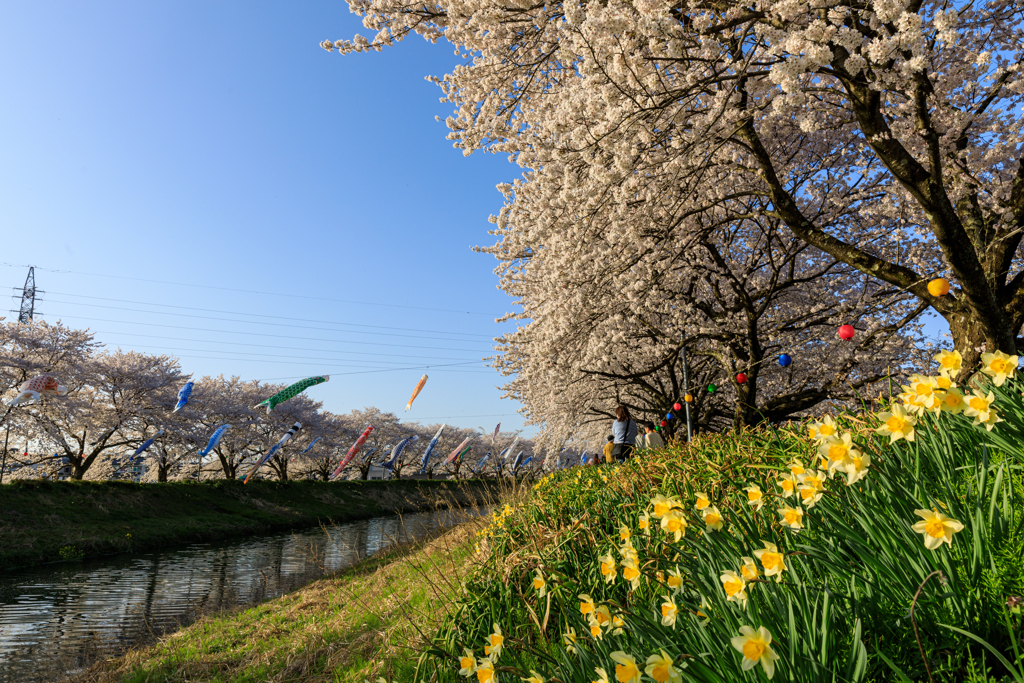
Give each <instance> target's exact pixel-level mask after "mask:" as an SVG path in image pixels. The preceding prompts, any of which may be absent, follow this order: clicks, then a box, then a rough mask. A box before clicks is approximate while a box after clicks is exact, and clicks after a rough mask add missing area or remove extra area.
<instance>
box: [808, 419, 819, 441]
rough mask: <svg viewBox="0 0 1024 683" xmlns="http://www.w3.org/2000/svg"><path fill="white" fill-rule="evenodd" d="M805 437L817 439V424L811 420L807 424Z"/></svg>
mask: <svg viewBox="0 0 1024 683" xmlns="http://www.w3.org/2000/svg"><path fill="white" fill-rule="evenodd" d="M807 438H808V439H817V438H818V424H817V423H816V422H812V423H811V424H809V425H807Z"/></svg>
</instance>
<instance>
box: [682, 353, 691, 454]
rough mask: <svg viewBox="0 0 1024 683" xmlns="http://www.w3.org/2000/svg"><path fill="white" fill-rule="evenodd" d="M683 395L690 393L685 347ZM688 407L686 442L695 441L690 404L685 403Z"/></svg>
mask: <svg viewBox="0 0 1024 683" xmlns="http://www.w3.org/2000/svg"><path fill="white" fill-rule="evenodd" d="M683 393H684V394H689V393H690V371H689V368H687V367H686V347H685V346H684V347H683ZM683 403H684V404H685V405H686V441H687V443H689V442H690V441H693V422H691V421H690V402H689V401H683Z"/></svg>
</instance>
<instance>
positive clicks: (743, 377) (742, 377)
mask: <svg viewBox="0 0 1024 683" xmlns="http://www.w3.org/2000/svg"><path fill="white" fill-rule="evenodd" d="M736 382H737V383H738V384H746V383H747V373H745V372H740V373H738V374H737V375H736Z"/></svg>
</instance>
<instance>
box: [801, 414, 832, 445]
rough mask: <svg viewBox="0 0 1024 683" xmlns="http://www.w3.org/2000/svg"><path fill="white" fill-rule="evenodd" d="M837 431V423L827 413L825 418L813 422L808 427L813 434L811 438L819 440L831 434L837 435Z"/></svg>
mask: <svg viewBox="0 0 1024 683" xmlns="http://www.w3.org/2000/svg"><path fill="white" fill-rule="evenodd" d="M837 431H838V429H837V428H836V423H835V422H834V421H833V420H832V417H831V416H830V415H826V416H825V419H823V420H822V421H821V422H817V423H813V424H811V426H810V428H809V429H808V432H809V433H810V434H811V438H812V439H816V440H818V441H824V440H825V439H827V438H828V437H830V436H835V435H836V432H837Z"/></svg>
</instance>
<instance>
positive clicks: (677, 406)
mask: <svg viewBox="0 0 1024 683" xmlns="http://www.w3.org/2000/svg"><path fill="white" fill-rule="evenodd" d="M682 409H683V405H682V404H681V403H673V404H672V410H682Z"/></svg>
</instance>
